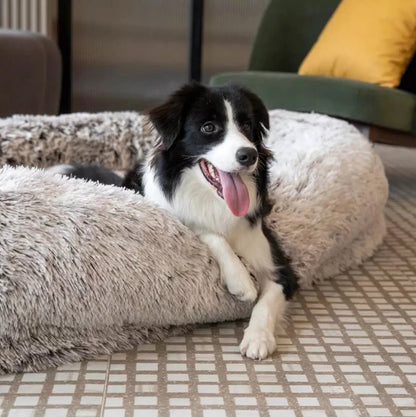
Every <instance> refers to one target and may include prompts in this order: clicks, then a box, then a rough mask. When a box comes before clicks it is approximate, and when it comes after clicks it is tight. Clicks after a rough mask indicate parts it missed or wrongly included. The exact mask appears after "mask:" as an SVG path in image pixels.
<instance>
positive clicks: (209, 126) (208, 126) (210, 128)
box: [201, 122, 219, 135]
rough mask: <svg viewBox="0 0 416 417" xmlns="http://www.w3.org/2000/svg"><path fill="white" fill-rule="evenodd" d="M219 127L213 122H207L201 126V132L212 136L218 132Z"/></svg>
mask: <svg viewBox="0 0 416 417" xmlns="http://www.w3.org/2000/svg"><path fill="white" fill-rule="evenodd" d="M218 130H219V129H218V126H217V125H215V124H214V123H212V122H206V123H204V124H203V125H202V126H201V132H202V133H205V134H207V135H211V134H212V133H217V132H218Z"/></svg>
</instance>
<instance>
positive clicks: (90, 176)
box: [47, 164, 142, 193]
mask: <svg viewBox="0 0 416 417" xmlns="http://www.w3.org/2000/svg"><path fill="white" fill-rule="evenodd" d="M47 171H48V172H51V173H53V174H60V175H65V176H67V177H71V178H80V179H84V180H87V181H95V182H99V183H101V184H106V185H115V186H117V187H124V188H128V189H131V190H134V191H135V192H139V193H142V183H141V174H140V170H139V167H138V164H136V165H135V167H134V168H133V169H132V170H131V171H129V172H128V173H127V174H126V176H125V177H124V178H123V177H121V176H120V175H118V174H116V173H115V172H113V171H111V170H109V169H107V168H104V167H101V166H98V165H82V164H68V165H55V166H53V167H51V168H48V169H47Z"/></svg>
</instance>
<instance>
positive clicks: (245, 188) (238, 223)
mask: <svg viewBox="0 0 416 417" xmlns="http://www.w3.org/2000/svg"><path fill="white" fill-rule="evenodd" d="M149 119H150V122H151V123H152V124H153V126H154V128H155V129H156V131H157V133H158V142H157V144H156V146H155V147H154V148H153V149H152V150H151V151H149V153H148V155H147V157H146V159H145V160H144V161H143V162H142V163H138V164H137V165H136V166H135V167H134V169H133V170H132V171H131V172H129V173H128V174H127V175H126V177H125V179H124V182H122V184H121V185H122V186H125V187H126V188H132V189H134V190H136V191H139V192H141V193H143V194H144V196H145V197H146V198H147V199H149V200H151V201H152V202H154V203H156V204H157V205H159V206H161V207H163V208H164V209H166V210H168V211H169V212H171V213H172V214H173V215H175V216H176V217H177V218H178V219H179V220H180V221H181V222H182V223H184V224H185V225H187V226H188V227H190V228H191V229H192V230H193V231H194V232H195V233H196V234H197V235H198V236H199V237H200V239H201V240H202V241H203V242H205V243H206V244H207V245H208V246H209V248H210V250H211V252H212V254H213V256H214V257H215V259H216V260H217V261H218V264H219V266H220V269H221V277H222V280H223V282H224V284H225V286H226V287H227V289H228V291H229V292H230V293H231V294H233V295H235V296H236V297H237V298H239V299H240V300H243V301H249V302H254V301H256V300H257V301H256V304H255V306H254V308H253V312H252V315H251V318H250V322H249V325H248V327H247V328H246V329H245V332H244V337H243V340H242V342H241V344H240V351H241V353H242V355H246V356H247V357H249V358H253V359H263V358H266V357H267V356H268V355H270V354H271V353H273V352H274V350H275V348H276V340H275V328H276V325H277V324H278V323H279V322H281V321H282V320H283V318H284V313H285V309H286V304H287V300H289V299H290V298H291V297H292V296H293V294H294V292H295V291H296V289H297V287H298V283H297V277H296V275H295V274H294V272H293V270H292V268H291V266H290V260H289V258H288V257H287V256H286V255H285V254H284V252H283V251H282V249H281V248H280V246H279V244H278V241H277V239H276V237H275V236H274V234H273V232H272V231H271V230H270V229H269V228H268V227H267V226H266V224H265V222H264V217H265V216H266V215H267V214H268V213H269V212H270V209H271V204H270V202H269V199H268V193H267V187H268V162H269V160H270V158H271V154H270V152H269V151H268V150H267V149H266V148H265V146H264V145H263V138H264V136H265V135H266V134H267V132H268V129H269V116H268V112H267V110H266V108H265V106H264V104H263V103H262V101H261V100H260V99H259V98H258V97H257V96H256V95H255V94H253V93H252V92H250V91H248V90H246V89H245V88H241V87H238V86H233V85H228V86H223V87H205V86H202V85H199V84H189V85H185V86H183V87H182V88H181V89H179V90H178V91H177V92H175V93H174V94H173V95H171V96H170V97H169V98H168V100H167V101H166V102H164V103H163V104H162V105H160V106H158V107H156V108H154V109H153V110H151V111H150V112H149ZM52 169H53V170H54V171H55V172H60V173H61V174H64V175H69V176H73V177H79V178H84V179H90V180H98V181H100V182H105V183H113V184H115V185H120V181H121V178H119V179H114V177H113V175H115V174H114V173H112V172H111V171H107V170H103V168H100V167H94V166H93V167H85V166H84V167H82V166H79V165H74V166H70V165H66V166H60V167H59V166H58V167H53V168H52ZM240 258H244V260H245V261H246V262H247V263H248V264H249V265H250V266H251V267H252V269H253V271H254V273H255V275H256V277H257V279H258V281H259V283H260V294H258V293H257V290H256V287H255V285H254V283H253V281H252V278H251V276H250V274H249V272H248V271H247V269H246V267H245V266H244V265H243V263H242V261H241V260H240Z"/></svg>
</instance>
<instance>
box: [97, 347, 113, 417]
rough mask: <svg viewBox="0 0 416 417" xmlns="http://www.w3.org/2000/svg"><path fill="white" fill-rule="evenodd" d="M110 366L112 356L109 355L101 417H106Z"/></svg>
mask: <svg viewBox="0 0 416 417" xmlns="http://www.w3.org/2000/svg"><path fill="white" fill-rule="evenodd" d="M110 366H111V354H109V355H108V359H107V372H106V373H105V381H104V390H103V397H102V400H101V408H100V415H99V417H104V408H105V402H106V400H107V389H108V380H109V377H110Z"/></svg>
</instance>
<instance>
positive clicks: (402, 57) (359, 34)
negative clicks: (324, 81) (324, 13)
mask: <svg viewBox="0 0 416 417" xmlns="http://www.w3.org/2000/svg"><path fill="white" fill-rule="evenodd" d="M415 50H416V0H343V1H342V2H341V3H340V5H339V6H338V8H337V9H336V10H335V12H334V14H333V15H332V17H331V19H330V20H329V21H328V23H327V24H326V26H325V28H324V29H323V31H322V32H321V34H320V36H319V38H318V40H317V42H316V43H315V45H314V46H313V47H312V49H311V50H310V52H309V54H308V55H307V56H306V58H305V59H304V60H303V62H302V64H301V66H300V68H299V74H301V75H325V76H331V77H339V78H352V79H354V80H360V81H367V82H369V83H376V84H380V85H383V86H385V87H396V86H398V85H399V84H400V79H401V77H402V75H403V73H404V72H405V70H406V67H407V65H408V64H409V61H410V59H411V58H412V56H413V54H414V53H415Z"/></svg>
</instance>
